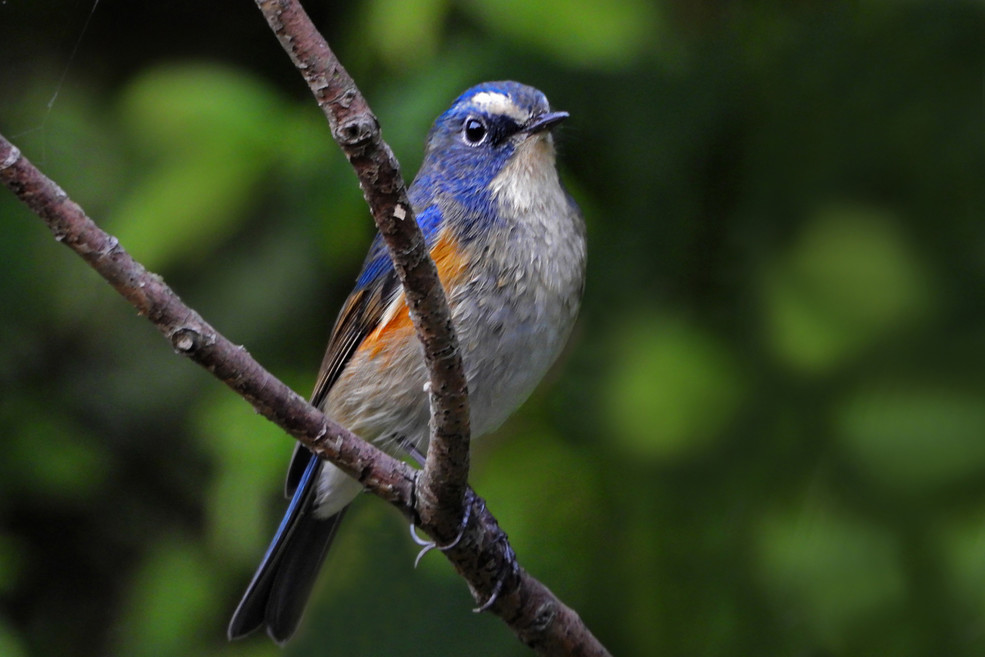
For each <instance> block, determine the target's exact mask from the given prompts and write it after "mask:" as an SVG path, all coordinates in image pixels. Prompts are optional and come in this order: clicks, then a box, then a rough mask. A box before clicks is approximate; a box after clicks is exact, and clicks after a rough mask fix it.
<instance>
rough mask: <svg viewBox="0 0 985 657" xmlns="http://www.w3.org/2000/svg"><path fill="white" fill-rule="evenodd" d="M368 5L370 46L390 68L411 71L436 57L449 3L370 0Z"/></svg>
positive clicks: (437, 0) (430, 0)
mask: <svg viewBox="0 0 985 657" xmlns="http://www.w3.org/2000/svg"><path fill="white" fill-rule="evenodd" d="M366 5H367V6H366V9H367V21H366V26H367V32H368V36H369V39H370V43H371V44H372V45H373V47H375V48H376V49H377V50H378V51H379V52H380V54H381V55H382V56H383V59H384V60H386V62H387V64H389V65H390V66H391V67H393V68H397V69H407V68H412V67H414V66H417V65H420V64H421V63H423V62H426V61H428V60H429V59H431V58H432V57H433V56H434V54H435V52H436V51H437V49H438V45H439V38H438V37H439V31H440V29H441V23H442V20H443V19H444V17H445V14H446V13H447V12H448V2H447V0H413V1H408V0H369V2H367V3H366Z"/></svg>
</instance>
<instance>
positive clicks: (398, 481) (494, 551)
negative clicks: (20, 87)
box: [0, 0, 609, 657]
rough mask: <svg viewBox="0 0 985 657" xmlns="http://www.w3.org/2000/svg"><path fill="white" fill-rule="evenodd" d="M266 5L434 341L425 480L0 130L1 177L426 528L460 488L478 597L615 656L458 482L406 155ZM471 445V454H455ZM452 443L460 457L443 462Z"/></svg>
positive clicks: (215, 363)
mask: <svg viewBox="0 0 985 657" xmlns="http://www.w3.org/2000/svg"><path fill="white" fill-rule="evenodd" d="M258 5H260V6H261V9H263V10H264V12H265V15H267V16H268V20H269V21H270V22H271V26H272V27H273V28H274V30H275V31H278V35H279V37H280V38H281V40H282V42H283V43H285V44H286V45H285V47H287V48H288V51H289V52H290V53H291V54H292V58H293V59H294V60H295V63H296V64H297V65H298V66H299V69H300V70H302V72H303V73H304V75H305V78H306V79H308V80H309V85H311V86H312V90H313V91H314V92H315V95H316V98H318V99H319V104H320V105H322V107H323V109H324V108H328V109H326V114H327V115H328V116H329V121H330V124H331V126H332V133H333V135H334V136H336V138H337V139H339V140H340V142H339V143H340V145H342V147H343V150H344V151H345V152H346V155H347V156H348V157H349V160H350V162H352V163H353V166H354V168H356V170H357V173H358V174H359V177H360V184H361V185H362V187H363V192H364V194H365V195H366V197H367V201H368V202H369V204H370V207H371V208H372V209H373V214H374V218H375V219H376V220H377V225H378V226H379V227H380V231H381V233H383V235H384V239H386V240H387V244H388V246H389V247H390V249H391V255H392V257H393V259H394V262H395V266H396V267H397V270H398V273H400V276H401V279H402V281H403V283H404V286H405V294H406V295H407V299H408V305H409V306H410V308H411V311H412V314H414V316H415V325H416V326H417V327H418V333H419V335H420V336H421V339H422V342H423V343H424V345H425V351H426V352H427V358H428V364H429V371H430V372H431V401H432V431H433V434H432V444H431V449H430V451H431V452H432V454H433V452H434V451H435V449H434V446H435V444H436V443H437V444H438V445H442V444H444V445H446V447H444V448H443V449H444V450H445V451H444V452H442V453H441V454H438V455H434V456H433V455H432V454H429V457H428V462H427V465H426V467H425V473H426V475H427V478H428V479H430V481H424V479H425V475H422V481H421V482H420V483H418V489H417V490H416V491H415V479H416V475H417V471H415V470H414V469H413V468H411V467H410V466H408V465H406V464H404V463H402V462H401V461H399V460H397V459H394V458H392V457H390V456H389V455H387V454H385V453H383V452H381V451H380V450H378V449H376V448H375V447H373V446H372V445H370V444H368V443H366V442H364V441H362V440H361V439H360V438H359V437H358V436H355V435H354V434H352V433H351V432H349V431H348V430H347V429H345V428H344V427H341V426H340V425H338V424H336V423H335V422H333V421H332V420H330V419H329V418H327V417H326V416H325V415H324V414H322V413H321V412H320V411H319V410H318V409H316V408H314V407H312V406H311V405H310V404H308V403H307V402H305V401H304V399H302V398H301V397H300V396H298V395H297V394H295V393H294V392H293V391H291V390H290V389H289V388H288V387H287V386H286V385H284V384H283V383H281V382H280V381H279V380H277V379H276V378H275V377H273V376H272V375H271V374H270V373H269V372H267V371H266V370H265V369H264V368H263V367H261V366H260V365H259V364H258V363H257V362H256V361H255V360H254V359H253V358H252V357H251V356H250V355H249V354H248V353H247V352H246V350H245V349H243V348H242V347H239V346H236V345H234V344H233V343H231V342H230V341H229V340H227V339H226V338H225V337H223V336H222V335H221V334H219V333H218V332H217V331H216V330H215V329H214V328H213V327H211V326H210V325H209V324H208V323H207V322H205V320H204V319H202V317H201V316H199V315H198V313H196V312H195V311H194V310H192V309H190V308H188V307H187V306H185V305H184V304H183V303H182V302H181V300H180V299H179V298H178V297H177V295H176V294H175V293H174V292H173V291H172V290H171V289H170V288H169V287H168V286H167V285H166V284H165V283H164V281H163V280H162V279H161V278H160V277H159V276H157V275H156V274H153V273H151V272H148V271H147V270H146V269H145V268H144V267H143V266H142V265H141V264H140V263H138V262H136V261H135V260H134V259H133V258H132V257H131V256H130V255H129V254H128V253H127V252H126V251H125V250H124V249H123V248H122V247H121V246H120V244H119V243H118V241H117V240H116V238H115V237H113V236H111V235H109V234H107V233H105V232H104V231H102V230H101V229H100V228H99V227H98V226H96V225H95V223H94V222H92V220H91V219H89V217H87V216H86V215H85V213H84V212H83V211H82V209H81V208H80V207H79V206H78V205H77V204H76V203H74V202H73V201H72V200H71V199H69V198H68V196H67V194H66V193H65V192H64V191H63V190H62V189H61V188H60V187H59V186H58V185H57V184H55V183H54V182H53V181H51V180H49V179H48V178H46V177H45V176H44V175H43V174H42V173H41V172H40V171H38V170H37V169H36V168H35V167H34V166H33V165H32V164H31V163H30V162H29V161H28V160H27V158H25V157H24V156H23V155H22V154H21V153H20V151H19V150H18V149H17V148H16V147H15V146H14V145H13V144H11V143H10V142H9V141H7V140H6V139H5V138H4V137H3V135H0V181H2V182H3V184H4V185H5V186H6V187H8V188H9V189H10V190H11V191H12V192H13V193H14V194H15V195H16V196H17V197H18V198H20V199H21V200H22V201H23V202H24V203H25V204H26V205H27V206H28V207H30V208H31V209H32V210H33V211H34V212H35V213H36V214H37V215H38V216H39V217H41V218H42V219H43V220H44V221H45V222H46V223H47V225H48V226H49V228H50V229H51V231H52V232H53V233H54V235H55V239H56V241H59V242H62V243H63V244H65V245H66V246H68V247H69V248H71V249H72V250H74V251H75V252H76V253H78V254H79V255H80V256H81V257H82V258H83V259H84V260H86V262H88V263H89V265H90V266H92V267H93V268H94V269H95V270H96V271H97V272H98V273H99V274H100V275H102V276H103V277H104V278H105V279H106V280H107V281H109V283H110V284H111V285H112V286H113V287H114V288H115V289H116V290H117V291H118V292H119V293H120V294H121V295H123V296H124V297H125V298H126V299H127V300H128V301H129V302H130V303H131V304H133V305H134V307H136V308H137V310H138V312H139V314H141V315H144V316H146V317H147V318H148V319H149V320H150V321H151V322H153V323H154V324H155V326H157V327H158V329H159V330H160V331H161V332H162V333H163V334H164V336H165V337H166V338H167V339H168V341H169V342H170V343H171V345H172V347H173V348H174V349H175V351H176V352H177V353H179V354H182V355H184V356H187V357H189V358H191V359H192V360H194V361H195V362H197V363H199V364H200V365H202V366H203V367H205V368H206V369H208V370H209V371H210V372H212V373H213V374H214V375H215V376H216V377H217V378H219V379H220V380H222V381H223V382H224V383H226V384H227V385H228V386H229V387H231V388H232V389H233V390H234V391H236V392H237V394H239V395H241V396H242V397H244V398H245V399H246V400H247V401H248V402H250V403H251V404H252V405H253V406H254V408H256V409H257V411H259V412H260V413H262V414H263V415H264V416H265V417H267V418H268V419H270V420H271V421H273V422H275V423H276V424H277V425H278V426H280V427H282V428H283V429H284V430H285V431H287V432H288V433H290V434H291V435H292V436H294V437H295V438H297V439H298V440H299V441H300V442H301V443H303V444H304V445H305V446H306V447H308V448H309V449H310V450H312V451H313V452H314V453H316V454H318V455H319V456H320V457H322V458H325V459H328V460H330V461H331V462H333V463H335V464H336V465H338V466H339V467H340V468H342V469H343V470H344V471H345V472H346V473H348V474H350V475H351V476H353V477H355V478H356V479H358V480H359V481H360V483H361V484H362V485H363V486H364V487H365V488H366V489H367V490H369V491H371V492H372V493H374V494H376V495H377V496H379V497H381V498H383V499H385V500H387V501H388V502H390V503H391V504H393V505H394V506H396V507H397V508H398V509H399V510H400V511H401V512H402V513H404V514H405V515H407V516H409V517H412V518H413V517H415V516H419V517H420V524H421V527H422V529H424V530H425V531H426V532H428V533H429V534H431V535H432V536H434V537H436V538H438V539H439V540H443V539H447V538H448V537H449V536H453V535H454V534H456V533H457V528H458V524H459V520H460V519H461V517H462V514H463V509H464V508H466V507H465V506H464V505H456V503H455V502H454V500H455V499H456V498H457V499H459V500H465V503H466V504H467V505H468V507H467V508H468V510H469V512H468V519H469V522H468V525H467V528H466V531H465V533H464V535H463V536H462V539H461V541H459V542H458V543H457V544H456V545H455V546H454V547H452V548H450V549H448V550H446V551H444V554H445V555H446V557H447V558H448V559H449V560H450V561H451V563H452V565H453V566H454V567H455V569H456V571H457V572H458V573H459V574H461V575H462V577H463V578H464V579H465V580H466V581H467V582H468V585H469V588H470V589H471V591H472V593H473V596H474V597H475V598H476V600H479V601H488V602H487V604H488V609H489V610H490V611H492V612H493V613H495V614H497V615H498V616H500V617H501V618H502V619H503V620H504V621H505V622H506V623H507V624H508V625H509V626H510V628H511V629H512V630H513V631H514V633H515V634H516V635H517V636H518V637H519V638H520V639H521V640H522V641H523V642H524V643H525V644H527V645H529V646H531V647H532V648H534V649H535V650H536V651H537V652H538V653H539V654H541V655H549V656H558V657H560V656H562V655H568V656H586V657H587V656H599V657H601V656H605V655H608V654H609V653H608V652H607V651H606V649H605V648H604V647H603V646H602V645H601V644H600V643H599V642H598V640H597V639H596V638H595V637H594V636H593V635H592V634H591V632H590V631H589V630H588V628H587V627H585V625H584V624H583V623H582V622H581V619H580V618H579V617H578V615H577V614H576V613H575V612H574V611H573V610H572V609H570V608H568V607H566V606H565V605H564V604H563V603H562V602H561V601H560V600H558V599H557V598H556V597H555V596H554V595H553V594H552V593H551V592H550V591H549V590H548V589H547V588H546V587H545V586H544V585H543V584H541V583H540V582H539V581H537V580H536V579H534V578H533V577H531V576H530V575H529V574H528V573H526V571H524V570H523V569H522V568H521V567H520V566H519V565H518V564H517V563H516V561H515V558H514V554H513V550H512V548H511V547H510V545H509V542H508V539H507V538H506V535H505V534H504V533H503V531H502V529H500V527H499V525H498V523H497V522H496V519H495V518H494V517H493V516H492V514H490V513H489V511H488V510H487V509H486V508H485V502H484V501H483V500H482V499H481V498H479V497H478V496H476V495H474V494H473V493H471V491H469V489H468V488H467V486H466V485H465V484H464V483H462V484H461V485H460V484H459V483H457V481H456V479H457V478H459V477H463V476H464V477H467V470H468V407H467V399H466V391H465V381H464V376H463V375H462V369H461V363H460V358H459V356H458V353H457V351H458V350H457V344H456V342H455V337H454V333H453V331H452V327H451V321H450V317H449V314H448V309H447V302H446V301H445V299H444V295H443V293H442V291H441V287H440V285H439V284H438V279H437V274H436V271H435V269H434V264H433V263H432V262H431V260H430V257H429V256H428V254H427V251H426V249H425V246H424V242H423V238H422V236H421V235H420V230H419V228H418V227H417V224H416V221H407V220H406V219H407V218H412V213H411V212H412V211H411V209H410V205H409V203H408V202H407V197H406V192H405V190H404V187H403V184H402V182H401V181H400V174H399V168H398V167H397V163H396V160H395V159H394V158H393V155H392V153H391V152H390V149H389V147H387V146H386V144H385V143H383V142H382V140H380V138H379V127H378V124H377V122H376V119H375V117H373V115H372V114H371V113H370V112H369V109H368V107H367V106H366V103H365V100H363V99H362V96H361V95H360V94H359V92H358V90H357V89H356V88H355V85H354V83H353V82H352V80H351V78H349V76H348V74H347V73H345V71H344V69H342V67H341V65H340V64H338V62H337V60H335V58H334V56H333V55H332V54H331V51H329V50H328V46H327V44H325V45H324V47H322V46H320V45H317V43H315V45H312V42H309V38H315V37H317V39H316V42H317V41H320V42H321V43H322V44H324V42H323V40H321V37H320V36H318V35H317V32H315V31H314V28H313V27H312V28H310V31H309V32H307V34H305V33H303V31H302V32H300V33H299V32H295V31H294V30H298V29H302V30H303V29H307V28H304V26H305V25H306V24H307V25H308V26H310V21H307V17H305V16H304V15H303V12H301V10H300V8H299V7H297V6H296V4H294V3H289V2H273V3H271V2H262V1H260V0H258ZM268 12H270V13H269V14H268ZM299 12H300V13H299ZM311 35H314V36H313V37H312V36H311ZM325 71H331V73H330V74H326V73H324V72H325ZM313 81H314V82H313ZM463 415H464V419H463V418H462V417H461V416H463ZM463 446H464V453H465V455H464V458H463V457H462V456H461V455H460V454H459V452H460V451H461V450H462V449H463ZM449 455H450V456H451V460H450V461H449V462H446V461H445V460H444V459H446V458H448V457H449ZM446 472H447V474H448V476H449V477H451V484H450V485H448V486H447V487H446V484H445V482H444V481H443V480H442V479H441V477H442V476H444V475H445V473H446ZM462 472H464V475H463V474H462ZM458 489H460V490H461V494H459V493H458V492H457V490H458ZM422 493H424V494H423V495H422ZM452 506H454V508H450V507H452Z"/></svg>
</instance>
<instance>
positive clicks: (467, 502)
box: [410, 489, 472, 568]
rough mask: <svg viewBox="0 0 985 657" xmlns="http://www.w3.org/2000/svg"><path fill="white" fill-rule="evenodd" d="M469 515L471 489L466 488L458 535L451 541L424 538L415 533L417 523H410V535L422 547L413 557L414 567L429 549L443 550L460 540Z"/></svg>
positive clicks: (470, 511) (470, 513) (470, 510)
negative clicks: (415, 556) (439, 542)
mask: <svg viewBox="0 0 985 657" xmlns="http://www.w3.org/2000/svg"><path fill="white" fill-rule="evenodd" d="M471 517H472V490H471V489H468V490H467V492H466V494H465V513H464V514H463V515H462V524H461V525H459V527H458V535H457V536H456V537H455V538H454V539H452V540H451V542H449V543H446V544H445V545H438V544H437V543H436V542H434V541H428V540H425V539H423V538H421V537H420V536H418V535H417V525H415V524H414V523H410V537H411V539H412V540H413V541H414V542H415V543H417V544H418V545H420V546H421V548H422V549H421V551H420V552H418V553H417V558H415V559H414V568H417V564H419V563H421V559H422V558H423V557H424V555H425V554H427V553H428V552H430V551H431V550H434V549H435V548H437V549H438V550H439V551H441V552H444V551H446V550H450V549H452V548H453V547H455V546H456V545H458V543H459V541H461V540H462V536H464V535H465V528H466V527H468V524H469V518H471Z"/></svg>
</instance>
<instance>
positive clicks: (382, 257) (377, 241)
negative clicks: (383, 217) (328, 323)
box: [356, 205, 441, 288]
mask: <svg viewBox="0 0 985 657" xmlns="http://www.w3.org/2000/svg"><path fill="white" fill-rule="evenodd" d="M417 225H418V226H420V227H421V232H422V233H424V243H425V244H426V245H427V247H428V249H429V250H430V248H431V247H432V246H433V245H434V242H435V240H437V238H438V231H439V230H441V210H439V209H438V206H437V205H429V206H428V207H426V208H425V209H424V211H422V212H421V213H420V214H418V215H417ZM392 271H393V262H392V261H391V260H390V255H389V254H388V253H387V251H386V244H384V243H383V237H382V236H381V235H380V234H379V233H377V234H376V237H374V238H373V243H372V244H371V245H370V247H369V253H368V254H366V260H365V262H363V270H362V272H360V274H359V278H357V279H356V287H358V288H363V287H369V286H370V285H372V284H373V283H374V282H375V281H378V280H380V279H382V278H383V277H384V276H386V275H387V274H389V273H390V272H392Z"/></svg>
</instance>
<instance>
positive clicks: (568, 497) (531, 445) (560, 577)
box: [475, 425, 600, 592]
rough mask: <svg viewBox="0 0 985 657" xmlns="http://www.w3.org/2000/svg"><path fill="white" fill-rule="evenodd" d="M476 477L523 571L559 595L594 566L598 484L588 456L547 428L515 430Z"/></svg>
mask: <svg viewBox="0 0 985 657" xmlns="http://www.w3.org/2000/svg"><path fill="white" fill-rule="evenodd" d="M515 430H516V431H517V434H518V435H516V436H515V437H514V439H512V440H508V441H504V442H503V443H501V444H499V445H498V446H497V449H496V450H495V451H494V452H491V453H489V455H488V460H487V461H486V462H485V463H484V464H483V467H482V468H481V470H480V472H479V473H478V474H477V475H476V476H475V485H476V488H477V489H478V490H480V491H481V494H482V495H483V496H484V497H485V498H486V499H487V500H488V501H489V504H490V508H492V509H493V512H494V513H495V515H496V518H497V520H499V523H500V524H501V525H502V527H503V529H504V530H505V531H506V532H507V533H508V534H509V536H510V540H511V541H512V543H513V546H514V548H515V549H516V550H517V552H518V554H520V555H521V557H520V558H521V561H522V563H524V567H525V568H527V569H528V570H530V571H531V572H535V573H538V577H543V578H544V579H545V580H546V581H550V582H551V583H552V584H551V585H552V587H554V588H555V590H558V591H561V592H563V591H564V590H570V589H571V588H572V587H574V586H576V585H577V584H578V583H579V582H578V578H573V577H571V576H570V574H571V573H572V572H581V571H584V570H585V569H589V568H592V557H593V555H594V550H593V541H592V537H593V536H595V535H596V532H597V530H598V527H599V526H600V522H599V521H598V519H597V518H596V517H595V516H596V514H597V513H598V506H599V494H600V490H599V482H598V480H597V474H596V470H595V469H594V468H593V467H592V463H591V462H590V461H589V460H588V455H587V453H585V452H583V451H576V450H575V449H573V448H572V447H571V446H570V445H566V444H564V443H562V442H561V441H560V440H559V439H558V437H557V436H555V435H553V434H552V433H551V431H550V428H549V427H543V426H535V425H524V426H521V427H515Z"/></svg>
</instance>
